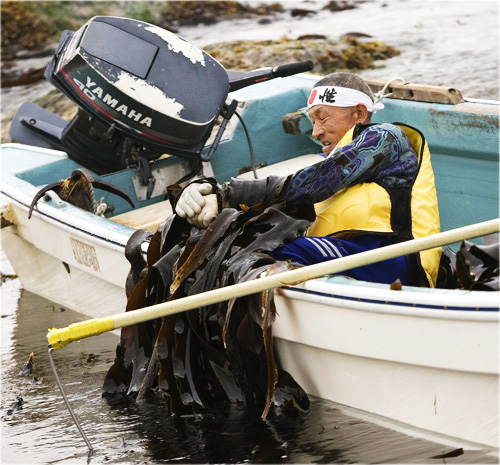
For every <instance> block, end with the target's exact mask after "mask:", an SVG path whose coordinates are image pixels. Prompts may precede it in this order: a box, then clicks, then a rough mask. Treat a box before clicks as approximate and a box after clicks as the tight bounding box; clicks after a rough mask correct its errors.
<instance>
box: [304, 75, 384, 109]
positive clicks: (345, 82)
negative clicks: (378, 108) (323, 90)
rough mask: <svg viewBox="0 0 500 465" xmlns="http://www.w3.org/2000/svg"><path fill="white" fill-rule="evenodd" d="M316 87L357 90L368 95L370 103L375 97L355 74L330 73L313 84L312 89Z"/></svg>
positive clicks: (364, 82)
mask: <svg viewBox="0 0 500 465" xmlns="http://www.w3.org/2000/svg"><path fill="white" fill-rule="evenodd" d="M318 86H338V87H347V88H348V89H354V90H359V91H360V92H363V93H364V94H366V95H368V97H370V98H371V99H372V102H373V101H375V96H374V95H373V92H372V90H371V89H370V86H369V85H368V84H367V83H366V81H365V80H364V79H363V78H362V77H360V76H358V75H357V74H353V73H332V74H329V75H328V76H325V77H324V78H322V79H320V80H319V81H318V82H317V83H316V84H314V87H318Z"/></svg>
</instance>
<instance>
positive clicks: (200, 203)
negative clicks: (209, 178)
mask: <svg viewBox="0 0 500 465" xmlns="http://www.w3.org/2000/svg"><path fill="white" fill-rule="evenodd" d="M212 191H213V187H212V185H211V184H209V183H193V184H189V186H187V187H186V188H185V189H184V190H183V191H182V194H181V196H180V198H179V200H178V201H177V205H176V206H175V212H176V213H177V214H178V215H179V216H180V217H181V218H186V220H187V221H188V223H189V224H192V225H194V226H196V227H197V228H206V227H208V225H209V224H210V223H211V222H212V221H213V220H214V219H215V217H216V216H217V214H218V213H219V205H218V202H217V195H216V194H212Z"/></svg>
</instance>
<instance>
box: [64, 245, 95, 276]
mask: <svg viewBox="0 0 500 465" xmlns="http://www.w3.org/2000/svg"><path fill="white" fill-rule="evenodd" d="M70 242H71V248H72V249H73V256H74V257H75V260H76V261H77V262H78V263H80V265H83V266H87V267H89V268H92V269H93V270H94V271H97V272H99V273H100V272H101V269H100V267H99V261H98V260H97V254H96V251H95V248H94V247H93V246H91V245H89V244H85V242H82V241H79V240H77V239H73V238H72V237H70Z"/></svg>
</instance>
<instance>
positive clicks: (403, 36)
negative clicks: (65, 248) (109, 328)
mask: <svg viewBox="0 0 500 465" xmlns="http://www.w3.org/2000/svg"><path fill="white" fill-rule="evenodd" d="M252 3H260V2H259V1H256V2H252ZM282 3H283V4H284V6H285V7H286V8H289V7H291V5H292V4H293V6H294V7H301V8H307V9H316V10H320V8H321V7H322V6H323V5H324V4H325V3H326V1H323V0H322V1H300V2H299V1H294V2H290V1H284V2H282ZM384 3H385V4H386V6H384ZM498 13H499V4H498V2H496V1H478V0H476V1H475V2H469V1H432V2H431V1H422V0H420V1H416V0H406V1H405V0H400V1H387V2H365V3H362V4H360V6H359V8H357V9H355V10H347V11H344V12H338V13H335V14H334V15H333V14H332V15H330V14H328V13H326V12H321V13H318V14H317V15H316V16H314V17H312V18H303V19H295V18H291V17H290V15H289V14H288V13H284V14H282V15H279V16H278V17H277V19H276V21H275V22H273V23H272V24H268V25H258V24H257V23H256V22H255V21H254V20H241V21H233V22H231V23H227V22H223V23H219V24H215V25H211V26H198V27H190V28H182V29H181V30H180V34H181V35H182V36H184V37H186V38H187V39H189V40H192V41H193V42H195V43H197V44H198V45H200V46H202V47H203V46H205V45H208V44H210V43H215V42H219V41H222V40H237V39H256V40H261V39H278V38H280V37H282V36H283V35H287V36H288V37H290V38H296V37H298V36H299V35H302V34H306V33H318V34H325V35H327V36H328V37H329V38H332V39H335V38H338V37H340V36H341V35H342V34H343V33H345V32H352V31H356V32H364V33H368V34H370V35H372V36H373V37H374V38H375V39H380V40H383V41H385V42H387V43H388V44H390V45H394V46H396V47H398V48H400V49H401V50H402V52H403V53H402V54H401V56H399V57H395V58H392V59H391V60H388V61H385V62H382V63H381V64H380V66H381V67H380V68H378V69H376V70H368V71H364V72H363V73H362V74H363V75H364V76H366V77H374V78H375V77H380V78H382V77H383V78H390V77H393V76H401V77H403V78H405V79H406V80H408V81H413V82H419V83H427V84H434V85H447V86H454V87H457V88H458V89H460V90H461V91H462V92H463V93H464V94H465V95H467V96H470V97H476V98H491V99H498V98H499V83H498V56H499V54H498V48H499V35H498V34H499V27H498V25H499V15H498ZM37 86H38V87H37ZM37 86H30V87H27V88H23V89H17V88H14V89H10V90H8V89H2V115H5V114H7V113H9V112H11V111H12V110H13V109H15V108H16V107H17V106H18V104H19V103H20V102H22V101H25V100H29V99H32V98H34V97H39V96H40V94H41V93H43V92H45V91H46V89H47V88H48V86H47V85H46V84H38V85H37ZM0 264H1V271H2V274H3V275H12V274H14V271H13V270H12V269H11V268H10V265H9V263H8V261H7V260H6V258H5V256H4V254H3V251H1V256H0ZM1 299H2V300H1V304H2V307H1V323H2V324H1V332H0V336H1V345H0V355H1V373H2V382H1V402H0V418H1V426H2V431H1V433H2V434H1V446H2V447H1V456H0V462H1V463H2V464H10V463H17V464H31V463H33V464H35V463H36V464H45V463H62V464H69V463H82V464H83V463H87V462H88V463H93V464H108V463H167V462H173V463H237V462H238V463H239V462H255V463H313V462H316V463H359V462H361V463H498V457H497V456H496V457H495V456H491V455H488V454H486V453H485V452H484V451H480V450H468V449H466V450H465V453H464V454H463V455H460V456H459V457H455V458H446V459H445V460H443V459H431V458H430V457H433V456H436V455H439V454H442V453H444V452H447V451H449V450H451V449H454V448H458V447H461V445H460V444H439V443H436V442H430V441H428V440H424V439H419V438H416V437H412V436H410V435H408V434H405V433H404V432H401V431H399V432H397V431H394V430H391V429H386V428H384V427H382V426H379V425H377V424H375V423H373V422H371V421H370V419H368V418H365V417H363V416H359V415H354V416H353V414H352V412H348V411H345V410H344V409H343V408H342V407H341V406H339V405H337V404H334V403H331V402H326V401H323V400H319V399H312V405H311V409H310V410H309V411H308V412H306V413H305V414H303V415H300V416H298V417H295V418H288V417H281V418H277V419H274V420H271V421H267V422H262V421H260V420H256V419H254V418H249V417H248V415H245V413H244V412H242V411H240V410H239V409H238V407H237V406H235V407H234V408H233V409H231V410H230V411H228V412H221V415H220V417H219V418H212V417H197V418H195V417H184V418H171V417H169V416H167V415H165V413H164V409H163V406H162V405H151V404H142V405H131V406H129V407H123V406H122V407H118V406H115V407H112V406H110V405H109V404H108V403H106V402H105V401H103V400H102V399H101V396H100V388H101V385H102V381H103V378H104V376H105V374H106V371H107V369H108V368H109V366H110V365H111V363H112V361H113V359H114V349H115V346H116V343H117V336H116V335H114V334H104V335H101V336H99V337H96V338H92V339H87V340H84V341H82V342H79V343H74V344H72V345H70V346H68V347H65V348H64V349H61V350H60V351H56V352H55V359H56V364H57V366H58V371H59V374H60V376H61V380H62V383H63V385H64V386H65V390H66V392H67V394H68V396H69V398H70V401H71V402H72V405H73V407H74V409H75V411H76V414H77V415H78V417H79V418H80V421H81V422H82V425H83V428H84V430H85V431H86V433H87V435H88V436H89V439H90V441H91V443H92V444H93V446H94V448H95V453H94V455H93V456H92V457H91V458H90V459H89V458H88V456H87V450H86V446H85V444H84V442H83V440H82V438H81V437H80V435H79V433H78V431H77V430H76V428H75V426H74V424H73V422H72V420H71V418H70V416H69V414H68V412H67V410H66V408H65V405H64V403H63V401H62V398H61V396H60V394H59V392H58V391H57V388H56V385H55V381H54V377H53V374H52V372H51V370H50V367H49V364H48V356H47V350H46V342H45V333H46V330H47V328H49V327H53V326H54V327H62V326H65V325H67V324H70V323H73V322H75V321H78V320H81V319H82V318H83V317H82V316H81V315H79V314H76V313H75V312H72V311H71V310H69V309H62V308H61V307H60V306H58V305H57V304H54V303H52V302H49V301H47V300H45V299H43V298H40V297H38V296H35V295H33V294H31V293H29V292H27V291H23V290H22V286H21V284H20V282H19V280H17V279H15V278H7V279H6V280H5V281H4V282H3V283H2V287H1ZM31 352H33V353H34V354H35V372H34V374H33V375H20V374H19V372H20V371H21V369H22V368H23V367H24V365H25V364H26V361H27V359H28V356H29V354H30V353H31ZM91 354H95V355H96V358H95V359H94V358H93V357H92V356H91ZM33 377H36V381H35V380H33ZM18 397H22V399H23V401H24V404H23V408H22V410H18V411H15V412H13V413H12V414H10V415H9V414H8V413H7V411H8V409H9V408H10V407H11V405H12V404H13V403H14V402H15V401H16V399H17V398H18Z"/></svg>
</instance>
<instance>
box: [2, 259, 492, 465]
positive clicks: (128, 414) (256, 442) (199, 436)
mask: <svg viewBox="0 0 500 465" xmlns="http://www.w3.org/2000/svg"><path fill="white" fill-rule="evenodd" d="M9 267H10V265H9V263H8V261H7V260H6V258H5V256H4V255H2V257H1V271H2V274H3V275H4V276H5V275H8V274H12V270H11V269H10V268H9ZM82 319H84V317H83V316H82V315H80V314H78V313H76V312H73V311H71V310H69V309H64V308H62V307H60V306H59V305H57V304H55V303H53V302H50V301H48V300H45V299H43V298H41V297H39V296H36V295H34V294H32V293H30V292H27V291H24V290H23V289H22V287H21V284H20V282H19V280H18V279H16V278H13V277H11V278H8V279H5V281H4V283H3V284H2V311H1V321H2V325H1V346H0V354H1V372H2V383H1V403H0V418H1V423H2V432H1V433H2V434H1V455H0V463H2V464H46V463H58V464H59V463H61V464H84V463H92V464H110V463H139V464H140V463H158V464H159V463H244V462H249V463H442V462H444V461H443V460H442V459H431V457H434V456H436V455H440V454H443V453H445V452H448V451H450V450H453V449H456V448H459V447H464V449H466V450H465V452H464V454H462V455H460V456H459V457H455V458H447V459H446V461H445V462H444V463H498V456H494V455H488V454H487V453H486V452H485V451H481V450H471V449H467V447H465V446H464V445H463V444H460V443H459V442H454V443H438V442H431V441H428V440H426V439H425V438H422V437H420V438H419V437H418V435H417V436H416V437H414V436H412V434H410V433H408V432H405V431H404V430H399V431H397V430H393V429H387V428H385V427H382V426H380V425H379V424H376V423H374V422H372V421H371V420H370V418H368V417H366V416H364V415H363V414H360V413H359V412H352V411H349V410H347V411H346V409H345V408H344V407H342V406H340V405H338V404H335V403H333V402H327V401H324V400H321V399H317V398H312V399H311V400H312V402H311V408H310V410H309V411H307V412H305V413H303V414H300V415H298V416H292V417H287V416H281V417H278V418H274V419H272V420H268V421H266V422H264V421H261V420H260V419H258V418H255V417H251V416H249V415H248V414H246V413H245V412H244V411H242V410H241V409H240V408H239V407H238V406H237V405H235V406H234V407H232V408H231V409H229V410H228V411H224V412H221V414H220V416H219V417H217V418H214V417H211V416H205V417H201V416H198V417H193V416H186V417H175V418H173V417H170V416H168V415H166V414H165V409H164V405H163V404H162V402H161V401H160V402H158V403H155V404H132V405H129V406H111V405H110V404H108V403H107V402H106V401H105V400H103V399H102V398H101V385H102V382H103V379H104V376H105V374H106V372H107V370H108V368H109V367H110V366H111V364H112V362H113V360H114V349H115V347H116V344H117V342H118V337H117V336H116V335H115V334H113V333H108V334H103V335H100V336H98V337H94V338H90V339H85V340H83V341H81V342H77V343H73V344H70V345H69V346H67V347H64V348H63V349H60V350H57V351H55V352H54V357H55V363H56V365H57V368H58V373H59V376H60V378H61V382H62V384H63V386H64V389H65V392H66V394H67V395H68V397H69V400H70V402H71V404H72V406H73V408H74V410H75V413H76V415H77V416H78V418H79V419H80V422H81V424H82V427H83V429H84V431H85V432H86V434H87V436H88V438H89V440H90V442H91V444H92V445H93V447H94V449H95V452H94V454H93V455H92V456H91V457H90V458H89V457H88V451H87V448H86V446H85V443H84V441H83V439H82V438H81V436H80V435H79V433H78V431H77V429H76V427H75V425H74V423H73V421H72V419H71V417H70V415H69V413H68V411H67V410H66V407H65V404H64V402H63V399H62V397H61V395H60V393H59V391H58V390H57V387H56V384H55V380H54V376H53V373H52V371H51V369H50V365H49V361H48V355H47V346H46V340H45V334H46V331H47V328H49V327H64V326H67V325H68V324H71V323H73V322H76V321H80V320H82ZM31 352H33V353H34V354H35V368H34V372H33V373H32V374H20V372H21V370H22V369H23V367H24V366H25V364H26V362H27V360H28V356H29V354H30V353H31ZM19 397H21V398H22V399H23V402H24V403H23V405H22V409H20V410H17V411H14V412H12V413H11V414H9V412H8V410H9V409H10V408H11V407H12V405H13V404H14V403H15V402H16V400H17V399H18V398H19Z"/></svg>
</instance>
